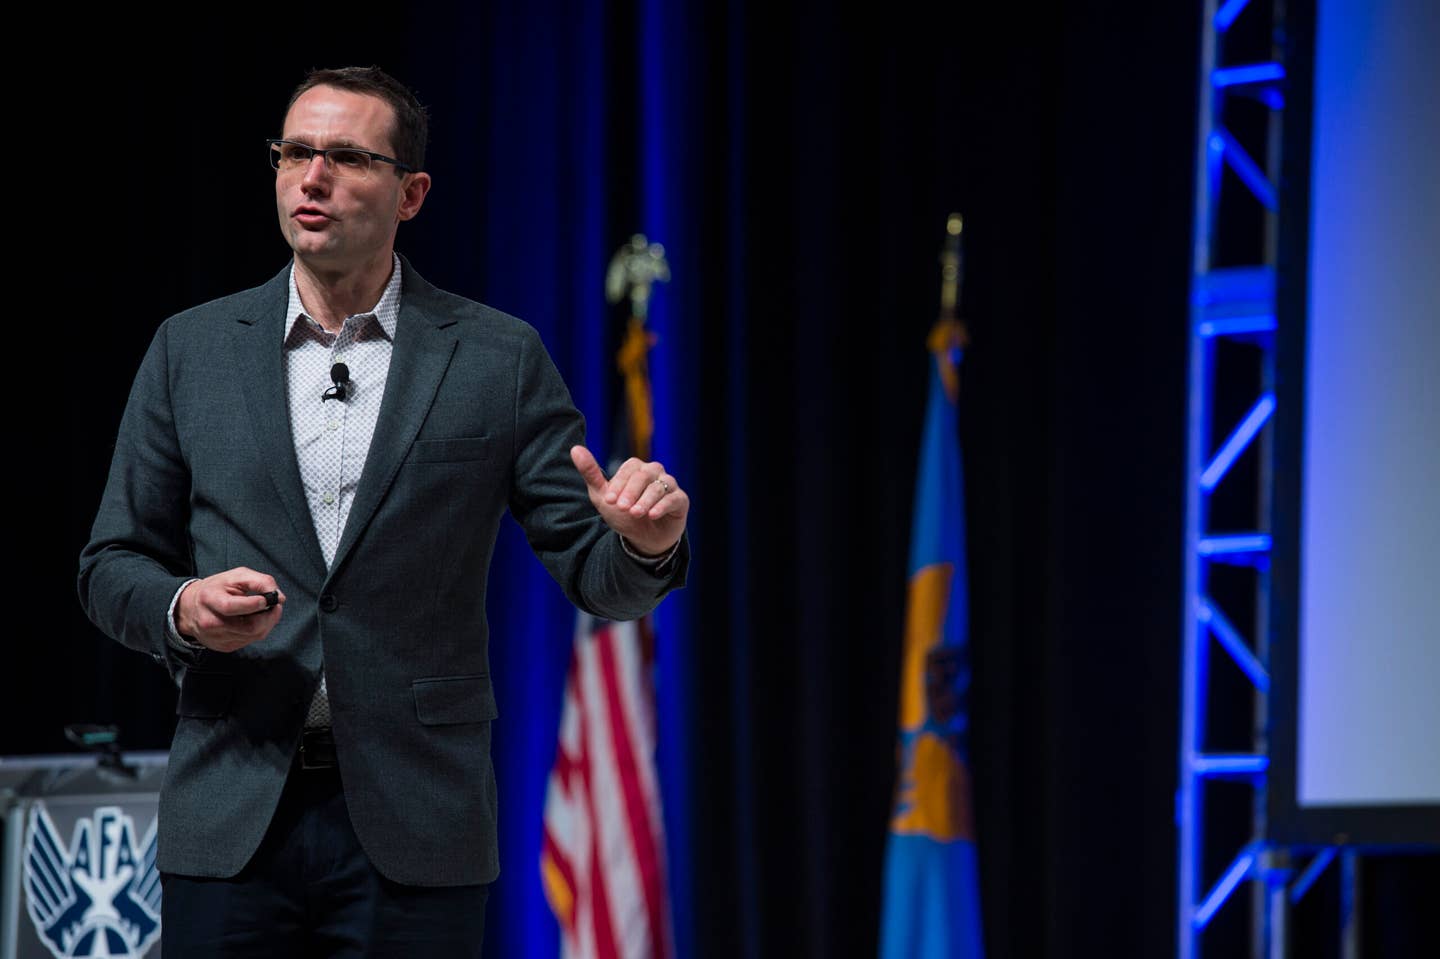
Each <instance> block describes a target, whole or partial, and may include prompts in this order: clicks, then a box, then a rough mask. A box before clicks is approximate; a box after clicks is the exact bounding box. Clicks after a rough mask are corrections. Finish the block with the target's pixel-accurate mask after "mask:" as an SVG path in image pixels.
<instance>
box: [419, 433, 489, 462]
mask: <svg viewBox="0 0 1440 959" xmlns="http://www.w3.org/2000/svg"><path fill="white" fill-rule="evenodd" d="M491 445H492V444H491V442H490V437H488V436H456V437H453V438H451V439H444V440H416V441H415V442H414V444H413V445H412V446H411V447H410V455H409V457H407V462H410V463H466V462H470V461H472V460H483V459H489V458H490V447H491Z"/></svg>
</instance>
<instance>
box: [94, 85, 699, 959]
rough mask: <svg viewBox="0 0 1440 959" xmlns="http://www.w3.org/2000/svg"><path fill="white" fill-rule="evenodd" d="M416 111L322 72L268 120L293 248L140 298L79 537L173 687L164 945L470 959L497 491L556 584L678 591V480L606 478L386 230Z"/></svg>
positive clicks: (118, 630) (109, 615) (488, 866)
mask: <svg viewBox="0 0 1440 959" xmlns="http://www.w3.org/2000/svg"><path fill="white" fill-rule="evenodd" d="M425 126H426V122H425V115H424V111H423V108H421V107H420V105H419V104H418V103H417V102H416V101H415V98H414V96H413V95H412V94H411V93H410V92H409V91H408V90H406V89H405V88H404V87H403V86H401V85H400V84H399V83H397V82H396V81H394V80H393V79H392V78H390V77H389V76H387V75H386V74H384V73H383V72H382V71H380V70H378V69H375V68H367V69H357V68H347V69H345V70H338V71H318V72H316V73H313V74H311V75H310V77H308V78H307V79H306V81H305V82H304V83H302V84H301V86H300V87H299V88H298V89H297V90H296V92H295V95H294V96H293V97H292V99H291V102H290V105H289V108H288V110H287V112H286V116H285V123H284V135H283V139H280V140H277V141H272V153H271V158H272V164H273V165H274V166H275V168H276V181H275V195H276V204H277V213H278V216H279V220H280V227H281V231H282V232H283V233H284V235H285V238H286V240H287V242H288V243H289V244H290V246H291V247H292V249H293V250H294V259H293V262H292V263H291V264H289V265H287V266H286V268H285V269H283V270H282V271H281V272H280V273H279V274H277V275H276V276H275V277H274V278H273V279H271V280H270V281H269V282H267V283H265V284H264V285H262V286H259V287H256V288H255V289H252V290H247V291H245V292H243V293H237V294H235V295H233V296H229V297H225V298H223V299H220V300H216V301H214V302H212V303H207V304H205V305H203V306H199V307H196V308H194V309H192V310H188V311H186V312H184V313H181V314H179V315H177V316H174V317H171V318H170V319H169V320H167V321H166V322H165V323H164V324H163V325H162V326H161V327H160V329H159V331H158V332H157V333H156V335H155V338H154V341H153V342H152V344H151V346H150V350H149V352H148V353H147V354H146V356H145V359H144V361H143V363H142V365H141V368H140V371H139V374H138V375H137V377H136V380H135V385H134V387H133V389H132V391H131V394H130V399H129V402H128V405H127V406H126V410H125V415H124V418H123V420H122V422H121V425H120V432H119V436H118V439H117V441H116V447H115V455H114V459H113V462H112V464H111V469H110V476H109V481H108V483H107V485H106V488H105V493H104V497H103V500H102V502H101V505H100V509H99V513H98V515H97V517H96V520H95V526H94V530H93V532H92V535H91V540H90V542H89V544H88V545H87V546H86V547H85V550H84V552H83V553H82V555H81V561H80V578H79V587H80V596H81V601H82V603H83V604H84V606H85V609H86V612H87V613H88V615H89V616H90V618H91V619H92V621H94V622H95V624H96V625H97V626H99V627H100V628H101V629H102V630H104V631H105V632H106V633H107V634H109V635H111V636H113V637H114V638H115V639H117V640H119V641H120V642H122V643H124V644H125V645H127V646H129V647H131V648H133V649H137V650H140V651H141V652H144V653H148V654H149V655H151V656H153V657H154V658H155V659H156V660H157V661H158V662H160V663H161V664H163V665H164V666H165V667H166V668H167V669H169V670H170V672H171V674H172V675H173V676H174V677H175V679H176V681H177V683H178V684H179V686H180V697H179V706H178V713H179V723H178V726H177V728H176V732H175V739H174V742H173V744H172V747H171V752H170V763H169V771H168V773H167V776H166V780H165V786H164V789H163V790H162V793H161V797H160V821H159V829H160V835H159V859H158V865H159V869H160V870H161V873H162V876H163V877H164V882H165V894H164V917H163V919H164V930H165V931H164V934H163V942H164V944H165V952H166V954H167V955H184V956H187V957H188V956H208V955H250V954H255V955H262V954H263V955H265V956H267V957H269V959H273V957H276V956H283V955H296V956H313V955H325V954H330V955H346V956H351V955H356V956H360V955H363V956H380V955H396V956H408V955H444V956H447V957H449V956H468V955H476V956H478V955H479V948H480V940H481V936H482V935H483V929H484V905H485V898H486V893H487V890H488V884H489V883H491V882H492V881H493V880H494V879H495V877H496V875H497V873H498V869H499V865H498V862H497V856H496V830H495V781H494V772H493V769H492V766H491V763H490V721H491V720H492V719H494V718H495V716H496V710H495V700H494V693H493V689H492V686H491V680H490V676H489V668H488V653H487V643H488V631H487V626H486V620H485V590H486V581H487V579H488V574H489V565H490V558H491V553H492V550H493V548H494V544H495V538H496V532H497V529H498V526H499V522H500V518H501V516H502V514H503V513H504V512H505V510H506V509H509V510H510V511H511V513H512V514H513V515H514V516H515V518H516V519H517V520H518V521H519V523H520V525H521V526H522V527H523V529H524V531H525V534H526V536H527V538H528V539H529V542H530V545H531V547H532V548H533V549H534V550H535V553H536V555H537V556H538V557H539V558H540V559H541V561H542V562H543V563H544V564H545V566H546V567H547V568H548V569H549V570H550V572H551V574H552V575H553V576H554V577H555V579H556V580H557V581H558V582H559V584H560V586H561V588H562V589H563V590H564V591H565V594H566V596H567V597H569V598H570V600H571V601H572V602H574V603H575V604H576V605H577V606H579V607H581V608H583V609H586V610H589V611H590V612H593V613H594V614H596V615H598V616H602V617H608V618H614V619H631V618H635V617H637V616H640V615H642V614H643V613H645V612H647V611H649V610H650V609H652V608H653V607H654V606H655V604H656V603H658V602H659V600H660V599H661V597H663V596H664V595H665V593H666V592H668V591H669V590H671V589H674V588H676V587H678V586H680V585H682V584H683V581H684V575H685V569H686V566H687V562H688V546H687V543H686V539H685V536H684V531H685V521H686V515H687V513H688V510H689V500H688V497H687V496H686V494H685V492H684V491H683V490H681V489H680V487H679V484H678V483H677V482H676V480H675V478H674V477H673V476H671V475H670V474H669V473H667V472H665V470H664V468H663V467H662V466H661V465H660V464H658V463H642V462H640V461H638V460H631V461H629V462H627V463H626V464H624V465H623V466H622V467H620V468H619V469H618V470H617V471H616V473H615V475H614V476H613V477H611V478H609V479H607V478H606V477H605V476H604V474H603V473H602V472H601V470H600V468H599V466H598V465H597V464H596V462H595V460H594V457H593V456H591V454H590V453H589V452H588V451H587V450H586V448H585V447H584V446H583V445H582V444H583V440H584V437H583V430H584V426H583V422H582V420H581V417H580V415H579V413H578V412H577V411H576V410H575V408H574V406H573V404H572V403H571V400H570V396H569V393H568V391H567V390H566V388H565V386H564V384H563V383H562V382H561V380H560V377H559V374H558V373H557V371H556V369H555V367H554V365H553V364H552V362H551V361H550V358H549V356H548V355H547V354H546V352H545V349H544V347H543V346H542V345H541V343H540V340H539V338H538V336H537V335H536V333H535V331H534V330H533V329H531V328H530V327H529V326H527V325H526V324H524V323H522V322H520V321H519V320H516V319H514V318H512V317H509V316H505V315H504V314H502V313H499V312H497V311H495V310H492V309H490V308H488V307H485V306H482V305H480V304H478V303H474V302H472V301H469V300H465V299H463V298H461V297H457V296H453V295H451V294H449V293H446V292H444V291H442V290H438V289H436V288H435V287H433V286H431V285H430V284H428V283H426V282H425V281H424V280H423V279H422V278H421V277H420V276H419V274H417V273H416V272H415V270H414V269H413V268H412V267H411V266H410V264H409V262H408V261H406V260H405V259H404V258H402V257H399V256H397V255H396V254H395V253H394V250H393V248H394V241H395V234H396V229H397V227H398V225H399V223H400V222H401V221H403V220H408V219H410V218H412V217H414V216H415V215H416V214H417V213H418V212H419V210H420V208H421V205H422V204H423V203H424V200H425V196H426V193H427V191H428V189H429V186H430V177H429V175H428V174H426V173H424V172H423V156H424V145H425V135H426V130H425Z"/></svg>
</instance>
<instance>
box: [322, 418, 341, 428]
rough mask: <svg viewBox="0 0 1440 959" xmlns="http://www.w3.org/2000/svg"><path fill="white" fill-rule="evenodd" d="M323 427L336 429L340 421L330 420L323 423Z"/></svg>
mask: <svg viewBox="0 0 1440 959" xmlns="http://www.w3.org/2000/svg"><path fill="white" fill-rule="evenodd" d="M325 428H326V429H327V430H338V429H339V428H340V421H339V420H330V421H329V422H328V423H326V424H325Z"/></svg>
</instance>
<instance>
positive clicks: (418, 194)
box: [399, 173, 430, 220]
mask: <svg viewBox="0 0 1440 959" xmlns="http://www.w3.org/2000/svg"><path fill="white" fill-rule="evenodd" d="M405 180H406V182H405V184H404V186H402V187H401V188H400V189H401V191H402V192H401V195H400V210H399V217H400V219H402V220H408V219H410V218H412V217H413V216H415V214H417V213H419V212H420V207H421V206H423V205H424V203H425V196H426V194H428V193H429V192H430V174H428V173H407V174H405Z"/></svg>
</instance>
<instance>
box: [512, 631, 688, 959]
mask: <svg viewBox="0 0 1440 959" xmlns="http://www.w3.org/2000/svg"><path fill="white" fill-rule="evenodd" d="M648 627H649V623H648V621H644V622H641V623H633V622H626V623H612V622H608V621H605V620H597V619H594V618H593V617H590V616H586V615H583V614H582V615H581V616H580V618H579V620H578V621H577V623H576V637H575V646H574V650H573V652H572V653H571V658H570V671H569V675H568V677H567V681H566V684H565V703H564V708H563V711H562V715H561V721H560V735H559V742H558V744H557V748H556V757H555V766H554V768H553V769H552V770H551V774H550V782H549V787H548V790H547V794H546V799H545V826H544V839H543V846H542V852H541V876H542V878H543V879H544V883H545V893H546V897H547V898H548V899H549V901H550V906H551V909H552V910H553V911H554V913H555V915H556V917H557V919H558V920H559V921H560V928H561V939H562V949H561V955H562V956H563V957H564V959H609V957H612V956H613V957H616V959H668V957H669V956H672V955H673V954H674V949H673V946H672V938H671V930H670V909H669V902H668V900H667V897H666V891H665V890H666V886H665V835H664V825H663V822H662V819H661V804H660V790H659V782H658V778H657V776H656V773H655V766H654V754H655V718H654V704H653V701H652V698H651V691H650V665H651V664H650V660H649V656H648V645H649V644H648V643H646V642H645V639H646V638H647V635H648Z"/></svg>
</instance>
